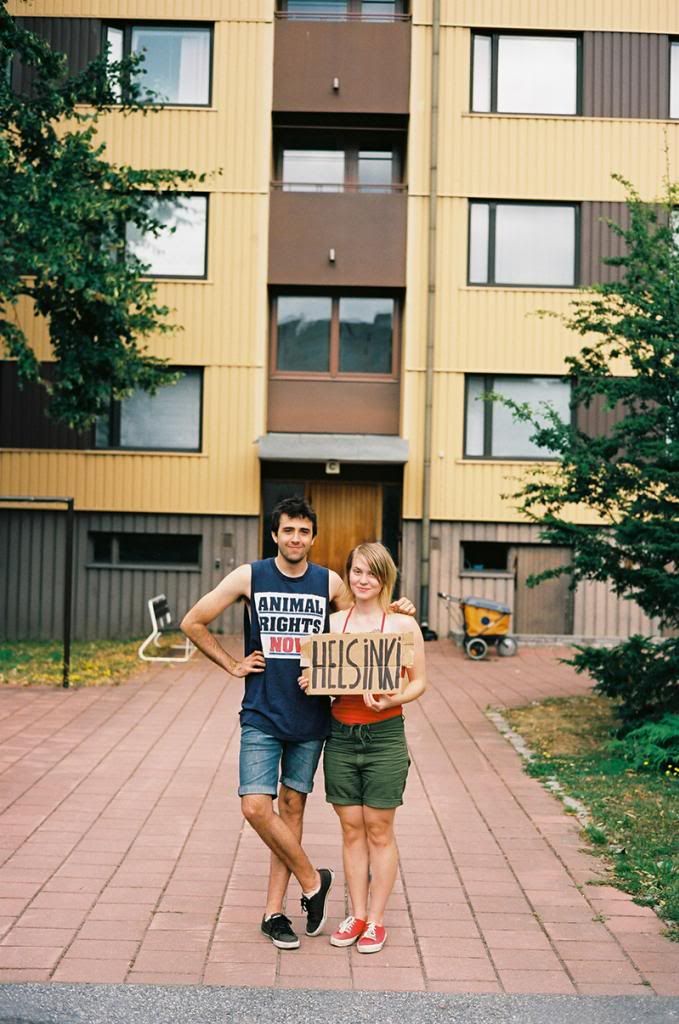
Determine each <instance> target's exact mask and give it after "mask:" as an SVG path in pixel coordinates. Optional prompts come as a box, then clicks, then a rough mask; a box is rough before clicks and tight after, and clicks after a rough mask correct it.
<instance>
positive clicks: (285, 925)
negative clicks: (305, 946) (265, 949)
mask: <svg viewBox="0 0 679 1024" xmlns="http://www.w3.org/2000/svg"><path fill="white" fill-rule="evenodd" d="M262 931H263V932H264V934H265V935H267V936H268V937H269V938H270V939H271V941H272V942H273V944H274V946H278V948H279V949H299V939H298V938H297V936H296V935H295V933H294V932H293V930H292V925H291V923H290V918H288V917H286V916H285V914H272V915H271V917H270V918H269V920H268V921H267V920H266V919H265V918H262Z"/></svg>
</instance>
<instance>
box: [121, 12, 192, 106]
mask: <svg viewBox="0 0 679 1024" xmlns="http://www.w3.org/2000/svg"><path fill="white" fill-rule="evenodd" d="M105 41H106V43H107V44H108V47H109V51H108V52H109V59H110V60H113V61H118V60H121V58H122V57H124V56H128V55H129V54H131V53H143V54H144V63H143V65H142V67H141V69H140V72H139V76H138V82H139V84H140V85H141V86H142V89H143V90H147V89H148V90H151V91H152V92H153V93H155V97H157V98H155V97H154V102H158V103H168V104H175V105H184V106H209V105H210V66H211V60H212V28H211V26H209V25H176V24H172V23H167V22H165V23H163V24H159V25H142V24H134V25H132V24H121V23H116V24H111V25H107V26H106V29H105Z"/></svg>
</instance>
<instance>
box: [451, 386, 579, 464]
mask: <svg viewBox="0 0 679 1024" xmlns="http://www.w3.org/2000/svg"><path fill="white" fill-rule="evenodd" d="M466 384H467V396H466V416H465V446H464V452H465V455H466V456H467V458H495V459H514V458H519V459H539V458H545V457H546V458H553V456H552V455H551V453H549V452H545V451H544V449H541V448H538V446H537V445H536V444H534V443H533V442H532V441H531V439H530V438H531V435H532V434H533V433H534V429H533V427H532V426H531V425H530V424H529V423H519V422H517V421H515V420H514V418H513V416H512V412H511V409H508V408H507V407H506V406H505V405H502V403H500V402H491V401H484V400H483V397H482V396H483V395H484V394H487V393H488V392H491V391H494V392H496V393H497V394H500V395H503V396H505V397H506V398H511V399H512V400H513V401H515V402H519V403H526V404H528V405H530V406H531V408H532V410H533V412H534V413H535V414H536V415H537V417H538V419H539V421H540V422H541V423H547V417H546V416H545V415H544V408H543V407H544V405H545V404H547V405H549V406H550V407H551V408H553V409H554V410H555V411H556V412H557V413H558V415H559V416H560V418H561V419H562V420H564V421H566V422H570V418H571V411H570V397H571V391H570V384H568V383H567V382H565V381H562V380H561V378H560V377H500V376H497V377H495V376H490V375H485V376H482V375H480V374H479V375H475V374H473V375H470V376H469V377H467V381H466Z"/></svg>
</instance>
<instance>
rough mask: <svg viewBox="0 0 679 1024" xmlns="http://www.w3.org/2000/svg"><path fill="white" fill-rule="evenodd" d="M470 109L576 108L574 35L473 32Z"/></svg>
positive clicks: (546, 110) (556, 110)
mask: <svg viewBox="0 0 679 1024" xmlns="http://www.w3.org/2000/svg"><path fill="white" fill-rule="evenodd" d="M472 39H473V54H472V69H473V70H472V110H473V111H477V112H479V113H490V112H497V113H500V114H579V113H580V97H579V91H580V90H579V62H580V57H579V53H580V43H579V39H578V38H577V37H576V36H539V35H516V34H504V33H502V32H490V33H481V32H476V33H474V35H473V37H472Z"/></svg>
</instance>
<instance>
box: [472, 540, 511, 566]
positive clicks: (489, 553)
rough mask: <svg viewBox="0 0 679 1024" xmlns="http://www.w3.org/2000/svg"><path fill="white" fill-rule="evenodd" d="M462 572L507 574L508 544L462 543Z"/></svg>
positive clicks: (487, 542)
mask: <svg viewBox="0 0 679 1024" xmlns="http://www.w3.org/2000/svg"><path fill="white" fill-rule="evenodd" d="M461 555H462V557H461V558H460V565H461V566H462V571H463V572H507V559H508V555H509V544H498V543H496V542H495V541H472V540H463V541H462V552H461Z"/></svg>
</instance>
